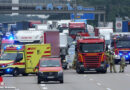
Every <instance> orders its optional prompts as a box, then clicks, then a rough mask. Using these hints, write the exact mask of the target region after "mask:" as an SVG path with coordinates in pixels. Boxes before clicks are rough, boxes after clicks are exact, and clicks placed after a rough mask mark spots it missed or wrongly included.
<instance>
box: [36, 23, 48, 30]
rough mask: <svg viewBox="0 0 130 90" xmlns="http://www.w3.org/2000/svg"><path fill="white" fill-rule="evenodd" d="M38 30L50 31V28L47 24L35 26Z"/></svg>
mask: <svg viewBox="0 0 130 90" xmlns="http://www.w3.org/2000/svg"><path fill="white" fill-rule="evenodd" d="M35 28H36V30H43V31H44V30H48V29H49V26H48V25H47V24H37V25H35Z"/></svg>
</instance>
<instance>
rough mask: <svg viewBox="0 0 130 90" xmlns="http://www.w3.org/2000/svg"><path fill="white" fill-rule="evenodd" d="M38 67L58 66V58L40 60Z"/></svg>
mask: <svg viewBox="0 0 130 90" xmlns="http://www.w3.org/2000/svg"><path fill="white" fill-rule="evenodd" d="M40 67H60V61H59V60H42V61H41V62H40Z"/></svg>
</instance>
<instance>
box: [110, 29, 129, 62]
mask: <svg viewBox="0 0 130 90" xmlns="http://www.w3.org/2000/svg"><path fill="white" fill-rule="evenodd" d="M111 47H112V48H113V49H114V52H115V59H116V60H115V63H118V62H119V61H120V59H121V58H120V57H121V56H122V55H123V54H125V57H126V61H128V62H129V63H130V33H128V32H127V33H125V32H118V33H111Z"/></svg>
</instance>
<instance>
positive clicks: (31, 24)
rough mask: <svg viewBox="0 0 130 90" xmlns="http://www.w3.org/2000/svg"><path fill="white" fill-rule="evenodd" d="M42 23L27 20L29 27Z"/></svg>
mask: <svg viewBox="0 0 130 90" xmlns="http://www.w3.org/2000/svg"><path fill="white" fill-rule="evenodd" d="M38 24H42V22H41V21H29V28H35V27H36V25H38Z"/></svg>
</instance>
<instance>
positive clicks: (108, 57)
mask: <svg viewBox="0 0 130 90" xmlns="http://www.w3.org/2000/svg"><path fill="white" fill-rule="evenodd" d="M109 52H110V51H109V50H106V52H105V55H106V67H108V66H109V64H110V63H109V60H110V54H109Z"/></svg>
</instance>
